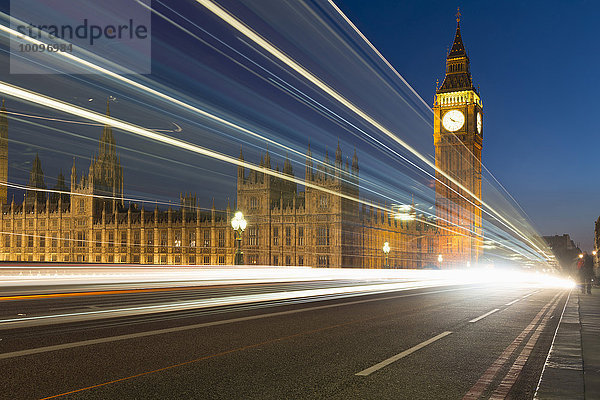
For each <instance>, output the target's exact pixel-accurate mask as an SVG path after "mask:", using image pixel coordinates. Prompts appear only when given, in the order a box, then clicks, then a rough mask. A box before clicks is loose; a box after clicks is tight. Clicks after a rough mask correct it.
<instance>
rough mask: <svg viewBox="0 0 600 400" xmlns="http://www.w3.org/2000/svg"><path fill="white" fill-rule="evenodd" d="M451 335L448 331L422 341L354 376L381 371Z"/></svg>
mask: <svg viewBox="0 0 600 400" xmlns="http://www.w3.org/2000/svg"><path fill="white" fill-rule="evenodd" d="M451 333H452V332H450V331H446V332H442V333H440V334H439V335H437V336H434V337H432V338H431V339H428V340H426V341H424V342H422V343H419V344H418V345H416V346H413V347H411V348H410V349H408V350H405V351H403V352H402V353H399V354H396V355H395V356H393V357H390V358H388V359H387V360H383V361H382V362H380V363H378V364H375V365H373V366H372V367H369V368H367V369H365V370H362V371H360V372H358V373H356V374H355V375H358V376H368V375H370V374H372V373H373V372H375V371H377V370H379V369H381V368H383V367H385V366H388V365H390V364H391V363H393V362H396V361H398V360H400V359H401V358H404V357H406V356H408V355H410V354H412V353H414V352H415V351H417V350H420V349H422V348H423V347H425V346H427V345H430V344H431V343H433V342H435V341H437V340H440V339H441V338H443V337H445V336H448V335H450V334H451Z"/></svg>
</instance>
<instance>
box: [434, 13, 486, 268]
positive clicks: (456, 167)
mask: <svg viewBox="0 0 600 400" xmlns="http://www.w3.org/2000/svg"><path fill="white" fill-rule="evenodd" d="M433 111H434V144H435V164H436V167H437V169H438V170H440V171H443V172H444V173H445V174H446V175H447V176H449V177H450V178H452V180H454V182H452V180H450V179H448V178H447V176H444V174H442V173H440V172H439V171H436V187H435V193H436V215H437V225H438V226H439V234H438V246H439V252H440V254H441V255H442V257H443V259H444V260H445V262H446V263H447V264H446V265H456V266H465V265H470V264H472V263H476V262H477V261H478V259H479V256H480V255H481V248H482V247H481V246H482V237H481V235H482V234H483V231H482V218H481V217H482V216H481V202H480V201H479V200H477V199H481V198H482V197H481V195H482V193H481V149H482V144H483V105H482V102H481V98H480V97H479V93H478V90H477V89H476V88H475V87H474V86H473V81H472V78H471V71H470V63H469V57H468V55H467V52H466V50H465V47H464V45H463V41H462V37H461V34H460V14H458V15H457V26H456V35H455V37H454V43H453V44H452V48H451V49H450V51H449V53H448V56H447V58H446V76H445V78H444V81H443V83H442V85H441V86H439V87H437V89H436V98H435V103H434V106H433ZM457 183H458V184H457ZM469 192H470V193H471V194H469ZM474 196H475V197H474Z"/></svg>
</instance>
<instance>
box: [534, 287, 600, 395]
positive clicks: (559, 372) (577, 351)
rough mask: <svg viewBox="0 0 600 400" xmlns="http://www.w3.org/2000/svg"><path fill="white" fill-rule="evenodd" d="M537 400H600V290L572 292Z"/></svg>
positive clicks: (541, 381) (574, 290)
mask: <svg viewBox="0 0 600 400" xmlns="http://www.w3.org/2000/svg"><path fill="white" fill-rule="evenodd" d="M536 398H537V399H542V400H546V399H551V400H554V399H561V400H562V399H573V400H576V399H600V288H593V289H592V294H591V295H589V294H581V293H580V292H579V289H578V288H576V289H573V291H572V292H571V294H570V296H569V300H568V302H567V304H566V305H565V309H564V312H563V314H562V317H561V320H560V325H559V327H558V330H557V332H556V337H555V338H554V343H553V345H552V349H551V351H550V355H549V357H548V360H547V361H546V366H545V368H544V372H543V375H542V378H541V380H540V385H539V388H538V391H537V395H536Z"/></svg>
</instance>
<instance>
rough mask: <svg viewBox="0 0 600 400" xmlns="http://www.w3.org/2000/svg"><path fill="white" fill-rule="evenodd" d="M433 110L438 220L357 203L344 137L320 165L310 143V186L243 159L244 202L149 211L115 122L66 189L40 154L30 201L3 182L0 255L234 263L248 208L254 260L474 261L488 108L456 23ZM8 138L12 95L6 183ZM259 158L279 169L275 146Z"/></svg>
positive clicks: (247, 250)
mask: <svg viewBox="0 0 600 400" xmlns="http://www.w3.org/2000/svg"><path fill="white" fill-rule="evenodd" d="M433 110H434V113H435V122H434V143H435V148H436V167H437V168H436V170H439V171H438V172H436V178H437V179H436V214H437V215H436V217H425V216H423V215H420V214H419V215H417V213H416V210H415V208H414V205H412V206H410V208H409V211H408V213H409V214H410V218H404V219H397V218H395V215H394V214H393V213H390V212H388V211H382V210H381V209H379V208H376V207H370V206H369V207H366V206H365V205H364V204H362V205H361V204H359V203H358V202H356V201H354V200H351V199H353V198H354V199H358V198H359V195H360V193H359V186H360V185H359V163H358V156H357V154H356V151H354V154H353V157H352V161H351V162H349V161H348V160H346V162H345V163H344V161H343V160H344V158H343V154H342V149H341V148H340V146H339V143H338V146H337V149H336V151H335V155H334V158H333V160H330V159H329V156H328V154H327V153H326V154H325V159H324V160H323V162H322V163H314V158H313V156H312V153H311V149H310V145H309V147H308V151H307V157H306V164H305V171H304V175H305V178H304V179H305V182H306V183H307V184H306V185H303V190H300V188H302V186H299V185H297V184H296V183H294V182H293V181H291V180H287V179H284V178H282V177H280V176H281V174H283V175H287V176H290V177H292V176H294V171H293V169H292V165H291V163H290V161H289V160H285V161H284V163H283V167H282V169H281V171H279V166H276V168H275V170H276V171H278V172H279V173H280V174H279V176H277V175H275V176H274V175H270V174H265V173H263V172H259V171H257V170H250V171H246V170H245V168H244V167H242V166H239V167H238V171H237V202H236V208H235V209H231V208H230V206H229V204H228V205H227V206H226V207H225V209H222V208H223V207H221V209H216V208H215V206H214V204H213V205H212V208H211V209H210V210H208V209H207V210H206V211H204V210H202V209H201V208H199V207H198V204H197V199H196V197H195V196H192V195H190V194H186V195H183V194H182V195H180V206H179V207H178V208H177V209H173V208H172V207H169V208H168V209H166V210H165V209H162V210H160V209H159V208H158V207H157V206H156V207H154V208H151V209H146V208H144V207H143V206H140V205H138V204H134V203H132V202H125V201H124V196H123V194H124V187H125V180H124V174H123V169H122V167H121V164H120V158H119V156H118V154H117V145H116V141H115V136H114V134H113V132H112V128H111V127H110V126H104V127H103V130H102V134H101V137H100V140H99V148H98V153H97V154H96V155H95V156H94V157H93V158H92V161H91V163H90V166H89V169H87V170H86V171H82V172H83V173H82V172H80V171H78V170H77V168H76V165H75V160H74V162H73V166H72V168H71V174H70V184H69V186H67V183H66V182H65V177H64V176H62V174H59V176H58V179H57V184H56V186H55V187H53V188H47V187H46V186H45V182H44V173H43V169H42V163H41V160H40V159H39V158H38V157H37V156H36V158H35V159H34V161H33V165H32V169H31V171H30V177H29V184H28V190H27V192H26V194H25V196H24V198H23V200H22V201H21V202H19V203H18V204H17V203H16V202H15V200H14V199H12V201H11V202H10V203H8V202H7V191H6V186H4V185H2V186H0V201H1V202H2V204H3V212H2V213H1V214H0V226H1V227H2V233H1V235H2V238H1V240H0V261H38V262H40V261H41V262H82V263H83V262H85V263H131V264H162V265H231V264H233V263H234V254H235V250H236V249H235V236H234V231H233V229H232V228H231V225H230V221H231V218H232V217H233V213H234V212H235V211H236V210H240V211H242V212H243V213H244V216H245V219H246V220H247V222H248V225H247V228H246V230H245V231H244V233H243V236H242V239H243V240H242V250H243V253H244V263H245V264H249V265H274V266H315V267H362V268H384V267H389V268H423V267H431V266H442V265H441V262H440V259H444V260H445V261H444V264H443V266H444V267H446V266H451V265H455V264H456V265H459V264H460V263H465V262H476V261H477V259H478V257H479V255H480V248H481V239H480V237H481V211H480V204H479V203H477V202H476V201H473V200H470V199H469V194H468V193H467V192H471V193H474V194H475V196H477V197H478V198H479V199H481V143H482V140H481V138H482V136H481V118H482V117H481V112H482V105H481V100H480V99H479V95H478V92H477V90H476V89H475V88H474V87H473V84H472V81H471V75H470V71H469V59H468V57H467V54H466V51H465V49H464V46H463V43H462V39H461V36H460V25H459V24H457V30H456V35H455V40H454V43H453V46H452V49H451V50H450V52H449V53H448V57H447V61H446V76H445V79H444V82H443V83H442V85H441V86H440V87H438V88H437V92H436V101H435V104H434V107H433ZM107 115H110V112H109V109H108V105H107ZM448 115H450V116H451V117H448ZM461 116H462V117H461ZM7 137H8V118H7V114H6V109H5V107H4V103H3V104H2V109H1V110H0V180H1V181H4V182H8V150H7V148H8V146H7ZM240 159H241V160H243V159H244V155H243V153H242V152H241V153H240ZM315 164H316V165H315ZM259 165H260V167H262V168H266V169H272V168H273V167H272V160H271V155H270V154H269V152H268V150H267V152H266V153H265V154H263V156H261V159H260V163H259ZM440 171H441V172H440ZM442 172H443V173H442ZM449 178H451V179H449ZM320 188H323V189H325V190H320ZM335 193H339V194H342V196H339V195H336V194H335ZM384 208H387V207H384ZM385 242H388V243H389V246H390V249H391V250H390V252H389V254H388V255H384V253H383V251H382V246H383V244H384V243H385ZM440 255H441V257H440Z"/></svg>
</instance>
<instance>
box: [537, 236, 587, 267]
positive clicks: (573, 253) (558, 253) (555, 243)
mask: <svg viewBox="0 0 600 400" xmlns="http://www.w3.org/2000/svg"><path fill="white" fill-rule="evenodd" d="M596 226H597V225H596ZM544 240H545V241H546V243H548V246H549V247H550V249H551V250H552V252H553V253H554V256H555V257H556V260H557V261H558V263H559V264H560V266H561V267H562V269H563V270H568V269H570V268H572V266H573V263H574V262H575V261H576V260H577V257H578V256H579V254H581V249H579V247H577V246H576V245H575V243H574V242H573V240H571V237H570V236H569V235H568V234H566V233H565V234H563V235H554V236H544Z"/></svg>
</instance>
